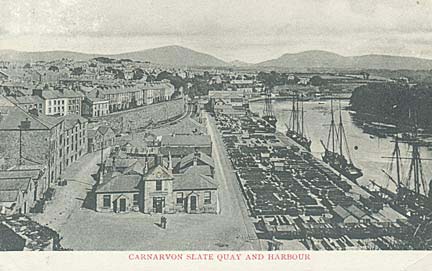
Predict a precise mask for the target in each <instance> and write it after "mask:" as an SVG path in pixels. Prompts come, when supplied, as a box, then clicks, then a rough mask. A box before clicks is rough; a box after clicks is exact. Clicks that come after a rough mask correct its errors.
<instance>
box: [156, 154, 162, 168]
mask: <svg viewBox="0 0 432 271" xmlns="http://www.w3.org/2000/svg"><path fill="white" fill-rule="evenodd" d="M156 166H162V154H160V153H158V154H157V155H156Z"/></svg>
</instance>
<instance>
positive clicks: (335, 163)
mask: <svg viewBox="0 0 432 271" xmlns="http://www.w3.org/2000/svg"><path fill="white" fill-rule="evenodd" d="M339 107H340V105H339ZM321 144H322V145H323V147H324V154H323V155H322V159H323V161H324V162H326V163H328V164H329V165H330V166H331V167H332V168H334V169H335V170H337V171H338V172H339V173H340V174H342V175H344V176H345V177H347V178H348V179H350V180H352V181H356V179H358V178H360V177H361V176H363V173H362V171H361V169H360V168H358V167H356V166H355V165H354V163H353V162H352V160H351V155H350V152H349V147H348V142H347V138H346V134H345V128H344V126H343V122H342V112H341V109H340V108H339V125H338V127H336V124H335V120H334V110H333V100H331V123H330V130H329V134H328V137H327V144H324V142H323V141H322V140H321ZM344 146H345V148H346V155H345V154H344V152H343V149H344ZM347 158H348V159H347Z"/></svg>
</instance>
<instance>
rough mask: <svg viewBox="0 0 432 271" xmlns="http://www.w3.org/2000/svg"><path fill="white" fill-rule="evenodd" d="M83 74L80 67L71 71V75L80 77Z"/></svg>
mask: <svg viewBox="0 0 432 271" xmlns="http://www.w3.org/2000/svg"><path fill="white" fill-rule="evenodd" d="M83 73H84V69H83V68H82V67H76V68H73V69H72V73H71V74H72V75H81V74H83Z"/></svg>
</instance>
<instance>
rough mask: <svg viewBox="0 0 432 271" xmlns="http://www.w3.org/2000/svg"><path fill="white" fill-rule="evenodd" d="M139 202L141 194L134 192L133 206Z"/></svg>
mask: <svg viewBox="0 0 432 271" xmlns="http://www.w3.org/2000/svg"><path fill="white" fill-rule="evenodd" d="M138 204H139V194H133V206H138Z"/></svg>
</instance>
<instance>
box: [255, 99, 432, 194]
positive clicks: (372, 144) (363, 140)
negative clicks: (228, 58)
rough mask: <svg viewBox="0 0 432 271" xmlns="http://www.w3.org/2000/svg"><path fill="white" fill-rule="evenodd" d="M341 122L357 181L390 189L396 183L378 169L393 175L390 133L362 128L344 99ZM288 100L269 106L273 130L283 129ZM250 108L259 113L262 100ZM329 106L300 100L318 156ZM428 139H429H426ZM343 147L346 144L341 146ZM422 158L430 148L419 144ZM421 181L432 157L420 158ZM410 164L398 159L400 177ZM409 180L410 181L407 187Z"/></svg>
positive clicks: (406, 153)
mask: <svg viewBox="0 0 432 271" xmlns="http://www.w3.org/2000/svg"><path fill="white" fill-rule="evenodd" d="M340 105H341V113H342V119H343V125H344V127H345V133H346V136H347V140H348V144H349V146H348V147H349V152H350V154H351V158H352V160H353V162H354V164H355V165H356V166H358V167H359V168H361V169H362V170H363V174H364V176H363V177H361V178H359V179H358V182H359V184H361V185H371V182H370V180H373V181H375V182H376V183H377V184H379V185H381V186H384V187H387V188H389V189H390V190H395V188H396V186H395V184H393V183H392V182H391V181H390V180H389V178H388V177H387V176H386V175H385V174H384V173H383V171H382V170H385V171H386V172H388V173H390V175H392V176H393V177H394V179H396V177H395V176H396V169H395V166H393V169H391V164H392V163H391V160H392V159H390V158H384V157H391V156H392V152H393V149H394V142H393V140H394V139H393V138H392V137H390V136H387V137H379V136H376V135H372V134H369V133H367V132H365V131H364V130H363V129H362V128H361V127H360V125H358V122H354V121H353V116H354V114H355V112H353V111H349V110H348V109H347V106H348V105H349V101H348V100H342V101H341V102H340ZM291 106H292V105H291V102H290V101H273V109H274V111H275V115H276V118H277V120H278V122H277V130H278V131H280V132H284V133H285V131H286V126H285V124H286V123H288V121H289V117H290V114H291V111H290V110H291ZM333 106H334V109H335V122H336V124H338V123H339V101H334V102H333ZM250 108H251V110H252V112H255V113H258V114H260V115H261V114H262V112H263V109H264V103H263V102H252V103H250ZM330 112H331V106H330V101H320V102H318V101H308V102H304V123H305V131H306V134H307V136H308V137H309V138H310V139H311V140H312V145H311V151H312V154H313V155H314V156H316V157H318V158H321V154H322V153H323V152H324V149H323V147H322V145H321V142H320V140H322V141H323V142H324V143H325V144H326V143H327V137H328V131H329V125H330V121H331V114H330ZM426 140H428V141H431V139H430V138H429V139H426ZM400 150H401V156H402V157H411V151H410V148H409V146H408V145H407V144H405V143H400ZM344 151H346V148H345V147H344ZM420 154H421V157H422V158H428V159H432V150H431V149H429V148H428V147H420ZM422 166H423V173H424V177H425V181H426V183H427V184H429V181H430V180H431V179H432V161H428V160H425V161H423V162H422ZM409 167H410V160H409V159H403V160H402V177H403V179H407V176H408V173H409ZM412 186H413V184H412V183H411V187H412Z"/></svg>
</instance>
